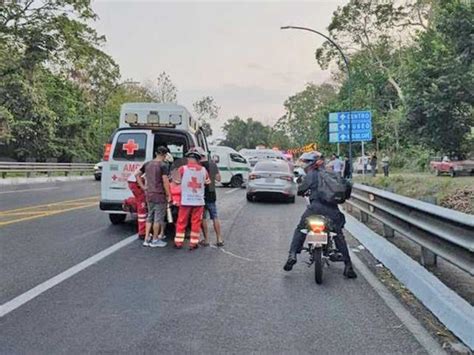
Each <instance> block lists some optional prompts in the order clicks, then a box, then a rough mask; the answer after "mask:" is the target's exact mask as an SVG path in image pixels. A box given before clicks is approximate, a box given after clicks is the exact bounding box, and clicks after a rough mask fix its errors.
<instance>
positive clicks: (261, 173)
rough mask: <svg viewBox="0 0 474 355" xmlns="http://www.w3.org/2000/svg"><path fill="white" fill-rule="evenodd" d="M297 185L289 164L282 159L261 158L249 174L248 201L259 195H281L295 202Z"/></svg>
mask: <svg viewBox="0 0 474 355" xmlns="http://www.w3.org/2000/svg"><path fill="white" fill-rule="evenodd" d="M296 190H297V185H296V183H295V181H294V175H293V171H292V170H290V166H289V164H288V163H287V162H286V161H284V160H281V159H272V160H260V161H259V162H258V163H257V164H256V165H255V167H254V168H253V170H252V172H251V173H250V175H249V183H248V184H247V201H249V202H253V201H254V200H255V198H257V197H266V196H269V197H273V196H281V197H283V198H285V199H286V200H287V201H288V202H290V203H295V198H296Z"/></svg>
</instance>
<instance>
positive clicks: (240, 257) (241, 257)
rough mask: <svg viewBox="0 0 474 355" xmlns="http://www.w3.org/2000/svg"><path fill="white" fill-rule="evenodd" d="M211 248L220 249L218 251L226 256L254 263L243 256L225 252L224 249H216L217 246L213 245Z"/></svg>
mask: <svg viewBox="0 0 474 355" xmlns="http://www.w3.org/2000/svg"><path fill="white" fill-rule="evenodd" d="M211 248H214V249H218V250H220V251H222V252H223V253H224V254H227V255H230V256H233V257H234V258H237V259H241V260H245V261H252V262H253V260H252V259H248V258H244V257H243V256H240V255H236V254H234V253H231V252H230V251H227V250H225V249H224V248H222V247H216V246H214V245H211Z"/></svg>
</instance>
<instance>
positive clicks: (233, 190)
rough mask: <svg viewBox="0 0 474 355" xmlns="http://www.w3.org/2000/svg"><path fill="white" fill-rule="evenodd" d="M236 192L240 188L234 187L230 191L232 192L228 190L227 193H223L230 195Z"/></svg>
mask: <svg viewBox="0 0 474 355" xmlns="http://www.w3.org/2000/svg"><path fill="white" fill-rule="evenodd" d="M238 190H241V187H236V188H234V189H232V190H229V191H226V192H224V193H225V194H231V193H233V192H235V191H238Z"/></svg>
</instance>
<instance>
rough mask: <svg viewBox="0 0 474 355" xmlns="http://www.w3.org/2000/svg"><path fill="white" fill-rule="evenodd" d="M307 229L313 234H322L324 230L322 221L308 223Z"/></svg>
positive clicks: (324, 226)
mask: <svg viewBox="0 0 474 355" xmlns="http://www.w3.org/2000/svg"><path fill="white" fill-rule="evenodd" d="M309 228H310V229H311V231H312V232H313V233H322V232H324V230H325V229H326V225H325V224H324V221H309Z"/></svg>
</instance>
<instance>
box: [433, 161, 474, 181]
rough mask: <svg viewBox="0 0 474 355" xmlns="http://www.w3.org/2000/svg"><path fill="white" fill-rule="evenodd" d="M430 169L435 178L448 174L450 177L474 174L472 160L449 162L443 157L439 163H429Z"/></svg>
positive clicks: (473, 162)
mask: <svg viewBox="0 0 474 355" xmlns="http://www.w3.org/2000/svg"><path fill="white" fill-rule="evenodd" d="M430 169H431V171H432V172H434V173H435V174H436V175H437V176H440V175H441V174H448V175H449V176H451V177H455V176H459V175H473V174H474V160H451V159H449V158H448V157H444V158H443V159H442V160H441V161H432V162H430Z"/></svg>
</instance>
